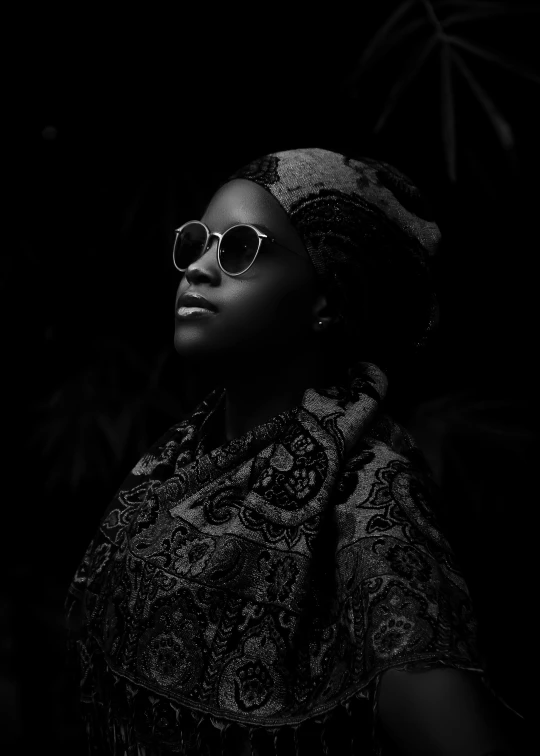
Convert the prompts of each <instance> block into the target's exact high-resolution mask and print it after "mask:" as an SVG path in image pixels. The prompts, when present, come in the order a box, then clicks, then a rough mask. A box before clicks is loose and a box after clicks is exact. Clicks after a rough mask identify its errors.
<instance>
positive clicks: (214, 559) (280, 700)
mask: <svg viewBox="0 0 540 756" xmlns="http://www.w3.org/2000/svg"><path fill="white" fill-rule="evenodd" d="M349 378H350V380H349V383H348V385H347V387H346V388H343V387H332V388H328V389H326V390H322V389H320V390H319V389H317V390H315V389H311V388H310V389H307V390H306V391H305V393H304V395H303V399H302V402H301V404H299V405H298V406H296V407H294V408H293V409H290V410H287V411H285V412H283V413H281V414H279V415H277V416H276V417H274V418H273V419H272V420H270V421H269V422H267V423H264V424H262V425H260V426H257V427H256V428H254V429H253V430H252V431H250V432H248V433H247V434H245V435H244V436H242V437H240V438H237V439H234V440H232V441H229V442H226V443H224V444H223V445H221V446H217V447H215V444H214V443H213V441H212V439H213V438H214V437H215V433H216V428H219V426H220V424H222V423H223V410H224V391H223V390H221V389H215V390H214V391H212V392H211V393H210V394H209V395H208V396H207V397H206V398H205V399H204V400H203V401H202V402H201V403H200V405H199V406H198V407H197V409H196V410H195V411H194V412H193V413H192V415H191V416H190V417H189V418H188V419H186V420H184V421H182V422H181V423H179V424H177V425H175V426H173V427H172V428H171V429H169V431H168V432H167V433H166V434H165V435H164V436H163V437H162V438H161V439H159V440H158V441H157V442H156V443H155V444H154V445H153V446H152V447H151V449H149V451H148V453H146V454H145V455H144V456H143V457H142V459H141V460H140V461H139V462H138V463H137V465H136V466H135V467H134V468H133V470H132V472H131V474H130V475H128V477H127V478H126V480H125V481H124V483H123V485H122V486H121V487H120V489H119V491H118V493H117V494H116V496H115V497H114V499H113V501H112V502H111V504H110V506H109V507H108V509H107V511H106V513H105V515H104V517H103V519H102V521H101V524H100V526H99V529H98V531H97V533H96V535H95V537H94V539H93V541H92V543H91V544H90V546H89V548H88V550H87V552H86V555H85V558H84V560H83V562H82V564H81V565H80V567H79V569H78V571H77V573H76V575H75V578H74V580H73V583H72V585H71V588H70V591H69V596H68V600H67V614H68V618H69V624H70V627H71V634H72V643H73V645H74V647H75V649H76V650H77V652H78V658H79V660H80V664H81V670H82V671H81V680H82V682H81V691H82V702H83V707H84V710H85V716H86V720H87V727H88V734H89V740H90V743H91V753H93V754H106V753H114V754H125V753H128V754H138V756H149V755H150V754H158V753H159V754H168V753H185V754H204V753H208V754H214V753H215V754H218V753H234V754H251V753H254V754H255V753H260V754H266V753H269V754H270V753H272V754H273V753H279V754H288V753H291V754H292V753H296V754H301V755H303V754H309V756H314V755H315V754H319V753H320V754H333V753H339V754H347V753H357V754H371V753H378V752H379V750H378V749H379V745H378V743H379V739H378V735H377V730H376V728H374V723H375V721H376V719H375V717H374V715H373V712H374V707H375V705H376V689H377V685H378V681H379V679H380V674H381V672H383V671H384V670H385V669H388V668H390V667H406V666H408V665H414V666H418V665H428V666H429V665H438V664H444V665H449V666H454V667H457V668H463V669H470V670H475V671H478V672H482V664H481V662H480V661H479V659H478V654H477V650H476V648H475V633H476V628H475V621H474V617H473V613H472V610H471V604H470V599H469V594H468V591H467V587H466V585H465V582H464V580H463V578H462V576H461V574H460V572H459V570H458V568H457V567H456V565H455V563H454V559H453V555H452V551H451V548H450V546H449V544H448V543H447V541H446V539H445V537H444V535H443V534H442V533H441V531H440V529H439V528H438V526H437V516H436V509H437V500H438V499H437V488H436V486H435V484H434V483H433V481H432V479H431V477H430V474H429V471H428V469H427V466H426V464H425V461H424V458H423V456H422V454H421V453H420V452H419V450H418V448H417V447H416V446H415V444H414V441H413V439H412V438H411V437H410V435H409V434H408V433H407V432H406V430H405V429H404V428H402V427H401V426H400V425H398V424H397V423H396V422H394V421H393V420H392V419H391V418H390V417H389V416H388V415H387V414H386V413H385V412H384V404H382V403H383V399H384V396H385V393H386V390H387V377H386V375H385V374H384V372H383V371H382V370H380V369H379V368H378V367H377V366H375V365H374V364H371V363H368V362H362V363H359V364H358V365H357V367H356V369H355V370H354V371H352V370H351V372H350V376H349Z"/></svg>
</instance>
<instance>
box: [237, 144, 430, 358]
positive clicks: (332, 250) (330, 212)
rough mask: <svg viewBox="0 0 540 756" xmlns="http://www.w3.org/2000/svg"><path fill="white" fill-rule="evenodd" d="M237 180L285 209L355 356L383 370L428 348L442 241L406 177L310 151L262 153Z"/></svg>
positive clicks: (366, 161)
mask: <svg viewBox="0 0 540 756" xmlns="http://www.w3.org/2000/svg"><path fill="white" fill-rule="evenodd" d="M234 178H244V179H248V180H249V181H254V182H255V183H257V184H259V185H260V186H262V187H263V188H264V189H266V190H267V191H268V192H270V194H271V195H272V196H273V197H275V199H277V201H278V202H279V203H280V205H281V206H282V207H283V209H284V210H285V212H286V213H287V215H288V216H289V219H290V220H291V222H292V224H293V226H294V227H295V228H296V230H297V232H298V233H299V235H300V237H301V239H302V241H303V242H304V245H305V247H306V250H307V252H308V254H309V257H310V260H311V262H312V263H313V266H314V268H315V271H316V273H317V276H318V279H319V281H320V283H321V285H322V287H323V289H324V290H326V291H327V292H329V293H330V294H332V293H333V294H334V296H335V300H336V301H337V304H338V306H339V308H340V310H341V312H340V315H341V316H342V318H343V321H344V324H345V325H346V327H347V329H348V339H349V340H350V339H351V338H352V339H354V342H355V344H349V346H351V347H354V348H355V350H358V353H357V355H356V356H357V357H358V358H360V359H363V360H372V361H374V362H376V364H379V365H381V366H382V367H383V368H385V369H386V370H388V366H389V364H391V363H392V360H394V359H401V358H402V357H403V355H404V354H412V353H415V352H418V351H419V350H421V349H422V348H423V347H425V346H426V345H427V343H428V340H429V339H430V337H431V336H432V334H433V333H434V332H435V330H436V327H437V324H438V317H439V305H438V300H437V296H436V293H435V288H434V284H433V280H432V275H431V262H432V260H433V258H434V256H435V254H436V252H437V249H438V246H439V242H440V238H441V234H440V231H439V228H438V226H437V224H436V223H435V221H434V220H433V217H432V214H431V212H430V210H429V208H428V205H427V203H426V201H425V199H424V198H423V197H422V195H421V193H420V192H419V190H418V189H417V188H416V186H414V184H413V183H412V181H411V180H410V179H409V178H408V177H407V176H406V175H405V174H403V173H402V172H401V171H399V170H398V169H397V168H394V167H392V166H391V165H389V164H388V163H385V162H382V161H378V160H373V159H371V158H366V157H363V158H361V159H352V158H349V157H346V156H344V155H342V154H339V153H337V152H330V151H329V150H323V149H315V148H314V149H298V150H288V151H285V152H277V153H273V154H269V155H265V156H264V157H260V158H258V159H257V160H254V161H253V162H251V163H249V164H248V165H246V166H244V167H243V168H241V169H240V170H238V171H236V172H235V173H234V174H233V175H232V176H230V177H229V180H231V179H234Z"/></svg>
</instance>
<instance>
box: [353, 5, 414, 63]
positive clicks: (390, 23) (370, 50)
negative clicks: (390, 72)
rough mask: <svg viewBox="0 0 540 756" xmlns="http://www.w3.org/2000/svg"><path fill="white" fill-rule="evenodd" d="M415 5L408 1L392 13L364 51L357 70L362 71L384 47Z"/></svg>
mask: <svg viewBox="0 0 540 756" xmlns="http://www.w3.org/2000/svg"><path fill="white" fill-rule="evenodd" d="M414 5H416V0H407V1H406V2H404V3H402V4H401V5H400V6H399V7H398V8H396V10H395V11H394V12H393V13H392V15H391V16H390V18H388V19H387V20H386V21H385V23H384V24H383V25H382V26H381V27H380V29H378V30H377V31H376V32H375V34H374V35H373V37H372V38H371V40H370V42H368V44H367V45H366V48H365V50H364V54H363V55H362V57H361V58H360V62H359V63H358V67H357V69H360V68H362V67H363V66H364V64H365V63H366V61H367V60H368V59H369V58H371V57H372V55H373V54H374V52H375V51H376V50H377V48H379V47H380V46H381V45H384V44H385V43H386V41H387V39H388V34H389V32H390V31H391V30H392V29H393V28H394V27H395V26H397V24H398V22H399V20H400V19H401V18H402V17H403V16H404V15H405V14H406V13H407V11H408V10H410V8H412V7H413V6H414Z"/></svg>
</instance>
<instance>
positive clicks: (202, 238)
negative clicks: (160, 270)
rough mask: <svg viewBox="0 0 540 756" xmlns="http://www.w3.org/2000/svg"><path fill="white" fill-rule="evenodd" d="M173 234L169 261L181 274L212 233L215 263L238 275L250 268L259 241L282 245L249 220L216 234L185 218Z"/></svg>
mask: <svg viewBox="0 0 540 756" xmlns="http://www.w3.org/2000/svg"><path fill="white" fill-rule="evenodd" d="M175 233H176V239H175V241H174V247H173V263H174V266H175V268H176V269H177V270H179V271H180V272H181V273H184V272H185V271H186V270H187V269H188V268H189V266H190V265H191V264H192V263H193V262H195V260H198V259H199V258H200V257H202V255H203V254H204V253H205V252H206V250H207V249H208V248H209V245H210V243H211V239H212V237H213V236H215V237H216V238H217V240H218V245H217V261H218V265H219V267H220V268H221V270H222V271H223V272H224V273H226V274H227V275H228V276H240V275H242V273H245V272H246V271H247V270H249V268H251V266H252V265H253V263H254V262H255V260H256V259H257V255H258V254H259V250H260V248H261V243H262V241H263V240H264V241H267V242H270V243H272V244H277V245H278V246H280V247H283V244H280V243H279V242H277V241H276V240H275V239H274V238H273V237H271V236H269V235H268V234H265V233H263V232H262V231H259V229H258V228H256V227H255V226H252V225H251V224H249V223H238V224H237V225H236V226H231V227H230V228H228V229H227V230H226V231H225V232H224V233H222V234H218V233H217V232H214V233H211V232H210V229H209V228H208V227H207V226H205V224H204V223H203V222H202V221H188V222H187V223H184V225H183V226H180V228H177V229H176V230H175ZM283 248H284V249H287V250H288V251H289V252H294V254H295V255H299V256H300V257H304V255H301V254H300V252H295V251H294V250H293V249H289V247H283Z"/></svg>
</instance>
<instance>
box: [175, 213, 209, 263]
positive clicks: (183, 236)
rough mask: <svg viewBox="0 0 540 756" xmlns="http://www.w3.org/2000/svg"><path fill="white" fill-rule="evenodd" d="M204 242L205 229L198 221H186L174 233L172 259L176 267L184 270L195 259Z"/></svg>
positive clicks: (202, 249) (202, 250)
mask: <svg viewBox="0 0 540 756" xmlns="http://www.w3.org/2000/svg"><path fill="white" fill-rule="evenodd" d="M205 244H206V230H205V228H204V226H202V225H201V224H200V223H187V224H186V225H185V226H184V228H183V229H182V230H181V231H180V233H179V234H177V235H176V241H175V243H174V250H173V259H174V264H175V265H176V267H177V268H182V269H183V270H185V269H186V268H188V267H189V266H190V265H191V263H192V262H194V261H195V260H197V258H199V257H200V256H201V255H202V254H203V252H204V246H205Z"/></svg>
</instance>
